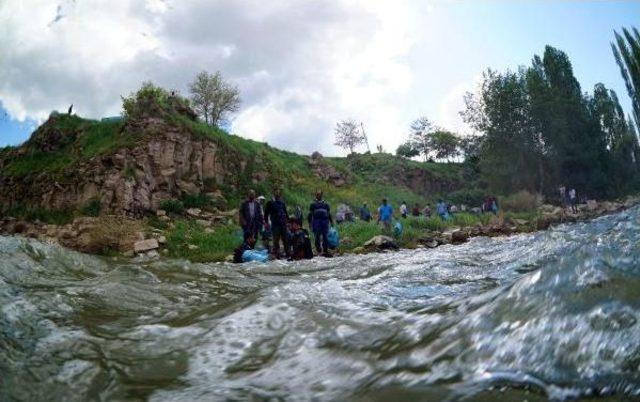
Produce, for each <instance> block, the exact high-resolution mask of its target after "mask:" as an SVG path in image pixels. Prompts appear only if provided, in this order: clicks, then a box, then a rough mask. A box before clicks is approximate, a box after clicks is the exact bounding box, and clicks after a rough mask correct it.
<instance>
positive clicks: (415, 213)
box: [411, 202, 421, 216]
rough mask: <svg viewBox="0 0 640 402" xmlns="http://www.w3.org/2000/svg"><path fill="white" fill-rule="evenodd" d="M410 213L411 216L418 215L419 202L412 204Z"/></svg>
mask: <svg viewBox="0 0 640 402" xmlns="http://www.w3.org/2000/svg"><path fill="white" fill-rule="evenodd" d="M411 215H413V216H420V215H421V212H420V204H418V203H417V202H416V205H414V206H413V211H411Z"/></svg>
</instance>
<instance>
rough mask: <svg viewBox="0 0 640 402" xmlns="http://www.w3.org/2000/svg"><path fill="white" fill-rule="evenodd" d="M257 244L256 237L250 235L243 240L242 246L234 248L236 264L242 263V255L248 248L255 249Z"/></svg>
mask: <svg viewBox="0 0 640 402" xmlns="http://www.w3.org/2000/svg"><path fill="white" fill-rule="evenodd" d="M255 246H256V238H255V237H252V236H249V237H248V238H246V239H245V240H244V242H242V244H241V245H240V246H238V247H237V248H236V249H235V250H233V262H234V263H236V264H240V263H242V262H244V261H242V255H243V254H244V252H245V251H247V250H253V248H254V247H255Z"/></svg>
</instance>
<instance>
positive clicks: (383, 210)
mask: <svg viewBox="0 0 640 402" xmlns="http://www.w3.org/2000/svg"><path fill="white" fill-rule="evenodd" d="M392 219H393V207H392V206H391V205H390V204H388V203H387V199H386V198H383V199H382V205H380V207H379V208H378V223H380V222H382V226H383V227H384V230H385V231H389V230H391V220H392Z"/></svg>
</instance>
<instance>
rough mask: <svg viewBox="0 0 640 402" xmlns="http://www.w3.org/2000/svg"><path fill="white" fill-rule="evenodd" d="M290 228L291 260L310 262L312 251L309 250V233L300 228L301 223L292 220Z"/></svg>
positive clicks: (297, 220)
mask: <svg viewBox="0 0 640 402" xmlns="http://www.w3.org/2000/svg"><path fill="white" fill-rule="evenodd" d="M290 227H291V259H292V260H302V259H307V260H310V259H312V258H313V249H312V248H311V239H310V238H309V232H307V231H306V230H305V229H303V228H302V221H300V220H299V219H297V218H293V219H291V221H290Z"/></svg>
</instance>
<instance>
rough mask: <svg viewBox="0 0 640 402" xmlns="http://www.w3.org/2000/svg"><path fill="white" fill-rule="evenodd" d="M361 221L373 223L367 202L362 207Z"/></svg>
mask: <svg viewBox="0 0 640 402" xmlns="http://www.w3.org/2000/svg"><path fill="white" fill-rule="evenodd" d="M360 220H363V221H365V222H369V221H371V211H369V207H368V206H367V203H366V202H365V203H364V204H362V206H361V207H360Z"/></svg>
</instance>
